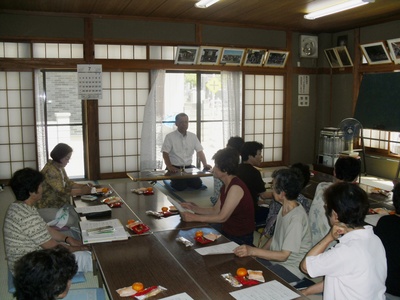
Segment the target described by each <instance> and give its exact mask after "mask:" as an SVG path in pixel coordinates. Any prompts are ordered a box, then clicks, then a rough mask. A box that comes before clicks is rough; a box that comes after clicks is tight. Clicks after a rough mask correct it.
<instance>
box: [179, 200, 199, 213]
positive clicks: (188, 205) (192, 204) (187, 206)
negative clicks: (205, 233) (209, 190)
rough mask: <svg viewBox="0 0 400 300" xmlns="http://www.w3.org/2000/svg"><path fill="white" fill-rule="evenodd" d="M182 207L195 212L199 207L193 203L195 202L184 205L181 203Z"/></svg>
mask: <svg viewBox="0 0 400 300" xmlns="http://www.w3.org/2000/svg"><path fill="white" fill-rule="evenodd" d="M181 206H182V207H183V208H186V209H190V210H192V211H194V209H196V207H198V206H197V204H196V203H193V202H183V203H181Z"/></svg>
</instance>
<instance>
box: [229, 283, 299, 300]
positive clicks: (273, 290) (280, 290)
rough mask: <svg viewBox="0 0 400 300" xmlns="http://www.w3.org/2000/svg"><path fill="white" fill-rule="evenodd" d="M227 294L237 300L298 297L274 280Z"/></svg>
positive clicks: (282, 299)
mask: <svg viewBox="0 0 400 300" xmlns="http://www.w3.org/2000/svg"><path fill="white" fill-rule="evenodd" d="M229 294H230V295H231V296H232V297H233V298H235V299H237V300H246V299H249V300H254V299H268V300H290V299H295V298H298V297H300V295H299V294H297V293H295V292H294V291H292V290H290V289H289V288H287V287H286V286H284V285H283V284H282V283H280V282H278V281H276V280H272V281H269V282H266V283H262V284H259V285H256V286H252V287H249V288H247V289H243V290H239V291H235V292H231V293H229Z"/></svg>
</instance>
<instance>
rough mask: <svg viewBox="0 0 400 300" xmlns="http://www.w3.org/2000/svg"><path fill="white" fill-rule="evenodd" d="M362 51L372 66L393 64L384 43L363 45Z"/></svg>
mask: <svg viewBox="0 0 400 300" xmlns="http://www.w3.org/2000/svg"><path fill="white" fill-rule="evenodd" d="M361 50H362V52H363V54H364V55H365V58H366V59H367V62H368V64H370V65H377V64H388V63H391V62H392V60H391V59H390V57H389V54H388V52H387V51H386V48H385V45H384V44H383V42H378V43H371V44H364V45H361Z"/></svg>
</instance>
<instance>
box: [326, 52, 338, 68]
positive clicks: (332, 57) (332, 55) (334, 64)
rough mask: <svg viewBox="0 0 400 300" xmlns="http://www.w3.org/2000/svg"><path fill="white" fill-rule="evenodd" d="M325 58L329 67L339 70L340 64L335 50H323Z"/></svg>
mask: <svg viewBox="0 0 400 300" xmlns="http://www.w3.org/2000/svg"><path fill="white" fill-rule="evenodd" d="M324 52H325V56H326V59H327V60H328V62H329V64H330V65H331V68H341V67H342V64H341V62H340V59H339V55H338V53H337V52H336V48H329V49H325V50H324Z"/></svg>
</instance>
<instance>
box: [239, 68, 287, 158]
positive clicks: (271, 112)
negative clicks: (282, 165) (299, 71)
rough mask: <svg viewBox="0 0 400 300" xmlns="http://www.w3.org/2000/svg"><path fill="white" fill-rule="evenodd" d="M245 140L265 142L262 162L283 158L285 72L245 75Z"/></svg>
mask: <svg viewBox="0 0 400 300" xmlns="http://www.w3.org/2000/svg"><path fill="white" fill-rule="evenodd" d="M244 110H245V117H244V124H245V140H246V141H257V142H260V143H262V144H263V145H264V150H263V161H264V162H281V161H282V160H283V121H284V120H283V117H284V76H281V75H275V76H274V75H245V105H244Z"/></svg>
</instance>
